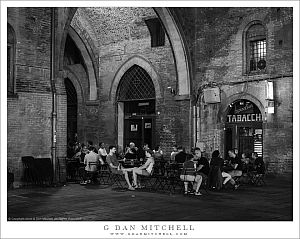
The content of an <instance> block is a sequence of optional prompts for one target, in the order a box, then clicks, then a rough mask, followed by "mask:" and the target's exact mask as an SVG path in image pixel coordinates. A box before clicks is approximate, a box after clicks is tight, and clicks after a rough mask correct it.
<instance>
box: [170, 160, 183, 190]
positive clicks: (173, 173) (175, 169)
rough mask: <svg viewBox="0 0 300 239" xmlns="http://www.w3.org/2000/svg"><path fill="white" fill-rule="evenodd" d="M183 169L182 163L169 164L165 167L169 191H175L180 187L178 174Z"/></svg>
mask: <svg viewBox="0 0 300 239" xmlns="http://www.w3.org/2000/svg"><path fill="white" fill-rule="evenodd" d="M182 170H183V163H175V164H170V165H169V166H168V168H167V181H168V184H167V190H168V191H169V192H170V193H175V192H176V189H177V188H180V190H181V188H182V184H183V183H182V181H181V180H180V174H181V172H182Z"/></svg>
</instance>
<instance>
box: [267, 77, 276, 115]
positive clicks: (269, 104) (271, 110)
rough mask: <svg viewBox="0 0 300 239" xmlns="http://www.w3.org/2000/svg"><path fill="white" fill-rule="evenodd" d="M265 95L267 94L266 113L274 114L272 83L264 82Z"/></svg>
mask: <svg viewBox="0 0 300 239" xmlns="http://www.w3.org/2000/svg"><path fill="white" fill-rule="evenodd" d="M266 91H267V92H266V93H267V98H266V100H267V112H268V113H269V114H274V112H275V103H274V83H273V81H266Z"/></svg>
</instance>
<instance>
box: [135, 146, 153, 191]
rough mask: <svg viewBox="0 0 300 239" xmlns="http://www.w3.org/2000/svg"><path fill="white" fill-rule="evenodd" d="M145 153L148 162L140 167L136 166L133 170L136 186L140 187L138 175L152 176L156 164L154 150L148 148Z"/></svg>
mask: <svg viewBox="0 0 300 239" xmlns="http://www.w3.org/2000/svg"><path fill="white" fill-rule="evenodd" d="M145 154H146V162H145V163H144V164H143V165H142V166H140V167H138V168H137V167H135V168H133V170H132V175H133V187H134V188H139V187H140V186H138V182H137V176H138V175H144V176H150V175H151V174H152V171H153V166H154V158H153V151H152V150H150V149H148V150H146V152H145Z"/></svg>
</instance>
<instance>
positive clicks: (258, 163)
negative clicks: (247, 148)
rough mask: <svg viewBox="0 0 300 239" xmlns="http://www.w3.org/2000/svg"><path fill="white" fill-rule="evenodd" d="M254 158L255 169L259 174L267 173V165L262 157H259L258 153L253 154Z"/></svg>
mask: <svg viewBox="0 0 300 239" xmlns="http://www.w3.org/2000/svg"><path fill="white" fill-rule="evenodd" d="M252 158H253V159H254V168H255V170H256V172H257V173H259V174H264V173H265V171H266V168H265V163H264V160H263V159H262V157H258V154H257V153H256V152H254V153H252Z"/></svg>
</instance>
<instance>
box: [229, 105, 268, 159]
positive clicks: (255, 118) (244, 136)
mask: <svg viewBox="0 0 300 239" xmlns="http://www.w3.org/2000/svg"><path fill="white" fill-rule="evenodd" d="M262 124H263V118H262V114H261V112H260V110H259V108H258V107H257V106H256V105H255V104H254V103H253V102H251V101H249V100H246V99H240V100H236V101H234V102H233V103H231V104H230V105H229V106H228V108H227V113H226V123H225V152H226V153H227V152H228V150H230V149H233V148H238V149H239V152H240V153H252V152H257V153H258V155H259V156H262V153H263V127H262Z"/></svg>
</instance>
